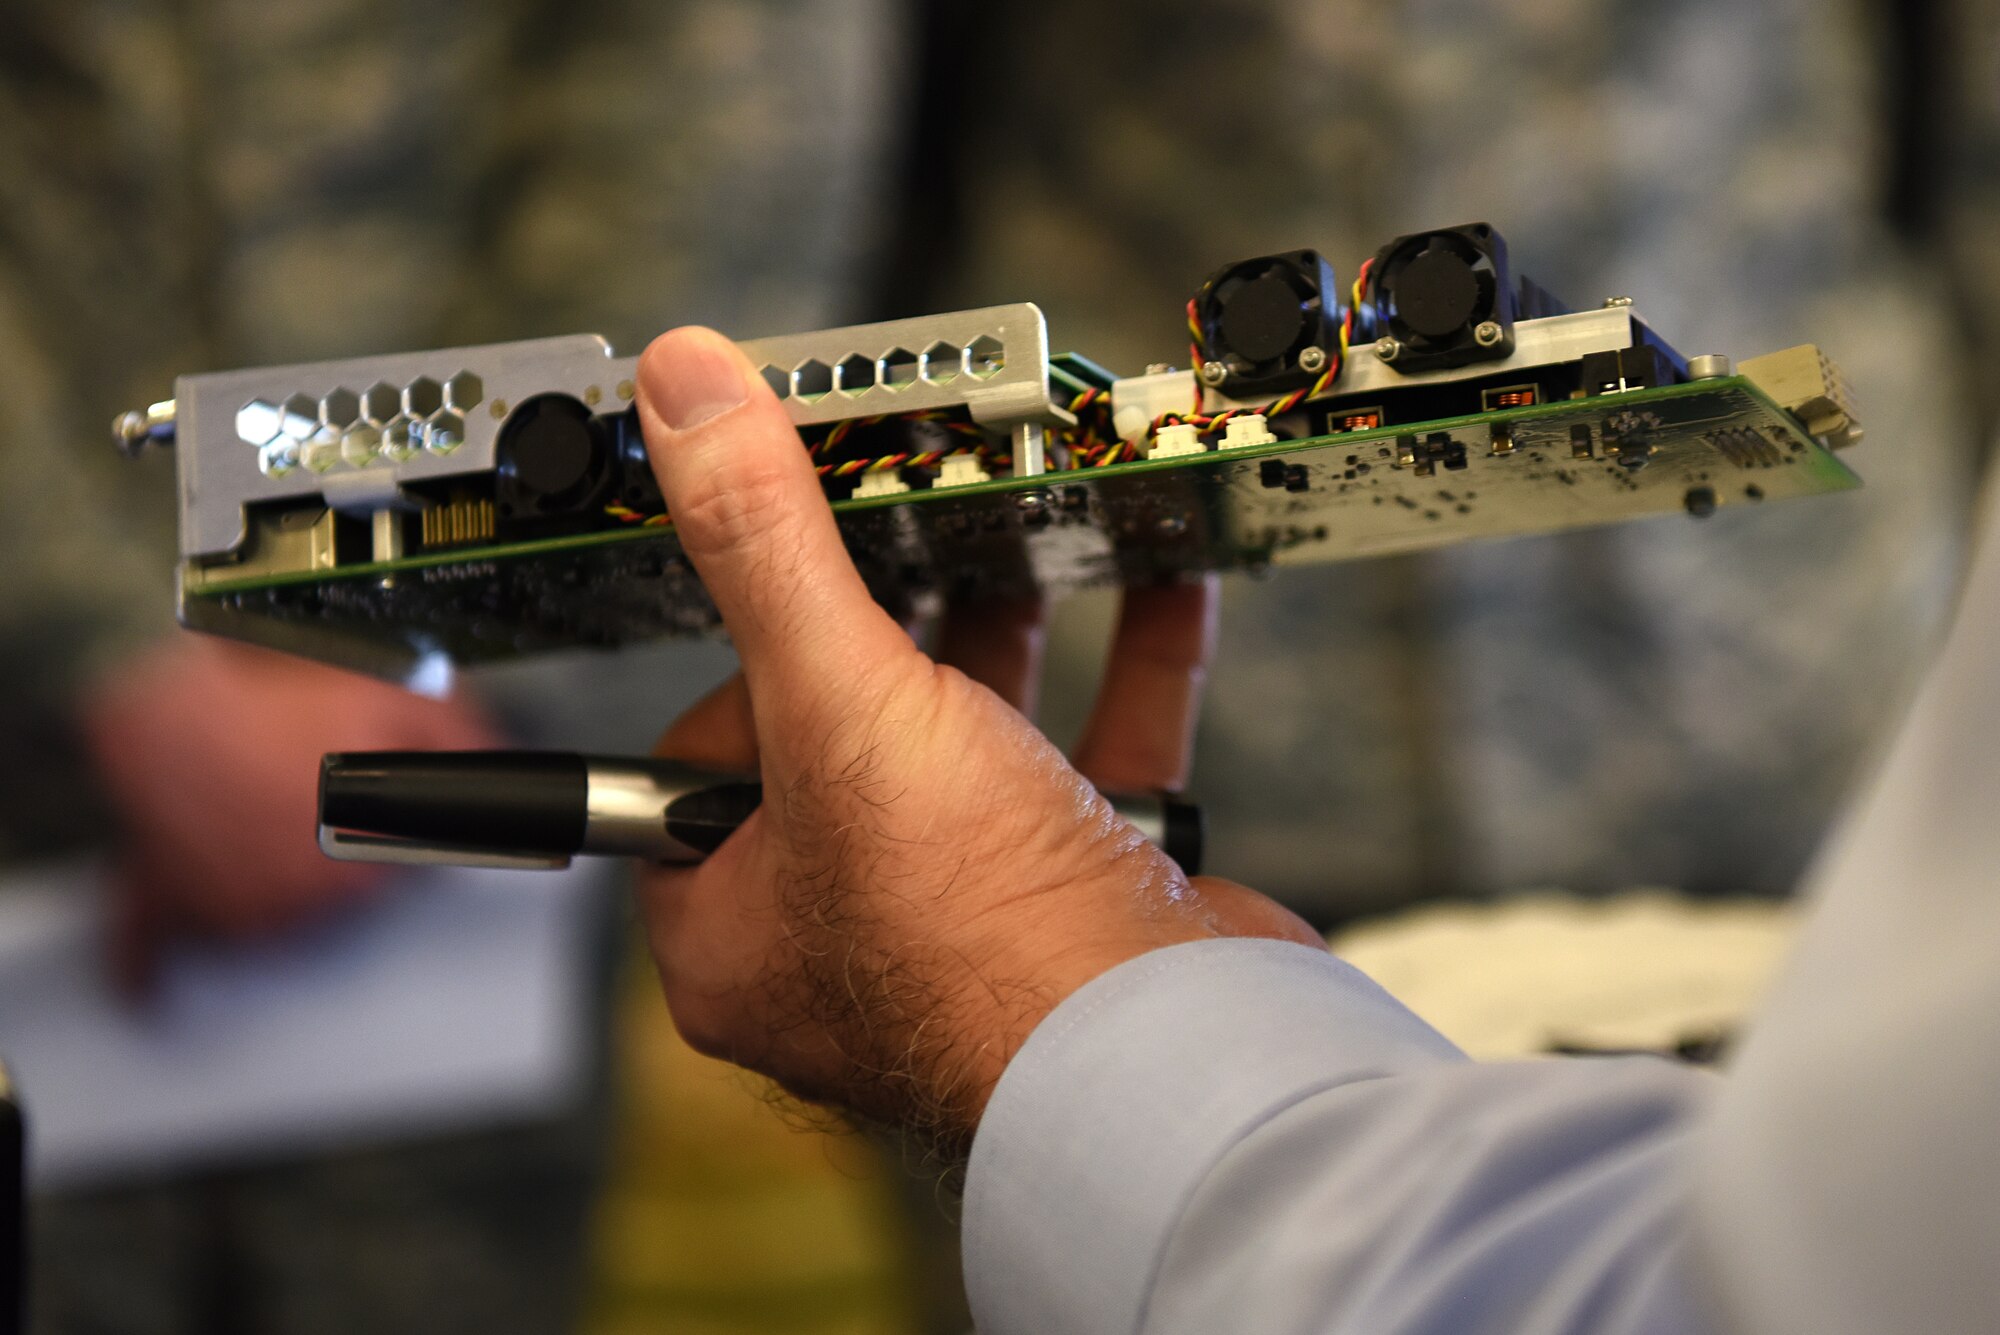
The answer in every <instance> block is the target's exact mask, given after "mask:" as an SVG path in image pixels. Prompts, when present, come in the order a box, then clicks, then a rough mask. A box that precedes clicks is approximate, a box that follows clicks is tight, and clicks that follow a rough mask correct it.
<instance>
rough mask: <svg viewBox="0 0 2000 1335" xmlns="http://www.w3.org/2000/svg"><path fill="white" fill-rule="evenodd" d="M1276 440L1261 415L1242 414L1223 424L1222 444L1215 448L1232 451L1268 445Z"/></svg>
mask: <svg viewBox="0 0 2000 1335" xmlns="http://www.w3.org/2000/svg"><path fill="white" fill-rule="evenodd" d="M1276 439H1277V437H1276V436H1274V435H1272V434H1271V427H1270V424H1269V423H1267V422H1266V421H1265V420H1264V415H1263V414H1262V413H1244V414H1243V415H1242V416H1241V417H1232V418H1230V419H1229V420H1228V421H1227V422H1225V423H1223V427H1222V443H1221V444H1220V445H1218V446H1216V448H1217V449H1222V450H1233V449H1236V448H1237V447H1239V446H1242V445H1269V444H1270V443H1271V442H1272V441H1274V440H1276Z"/></svg>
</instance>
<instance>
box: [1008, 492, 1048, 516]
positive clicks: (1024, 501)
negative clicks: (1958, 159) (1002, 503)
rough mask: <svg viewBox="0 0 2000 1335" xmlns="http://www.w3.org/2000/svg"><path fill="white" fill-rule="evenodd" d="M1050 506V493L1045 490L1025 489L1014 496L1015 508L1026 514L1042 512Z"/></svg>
mask: <svg viewBox="0 0 2000 1335" xmlns="http://www.w3.org/2000/svg"><path fill="white" fill-rule="evenodd" d="M1048 506H1049V497H1048V493H1047V492H1044V491H1024V492H1020V493H1019V494H1017V495H1016V496H1015V497H1014V508H1015V509H1017V510H1019V511H1020V512H1021V513H1022V514H1024V515H1032V514H1040V513H1041V512H1042V511H1044V510H1046V509H1048Z"/></svg>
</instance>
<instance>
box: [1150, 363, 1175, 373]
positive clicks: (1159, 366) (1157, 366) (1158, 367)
mask: <svg viewBox="0 0 2000 1335" xmlns="http://www.w3.org/2000/svg"><path fill="white" fill-rule="evenodd" d="M1173 369H1174V364H1173V363H1172V362H1147V363H1146V374H1147V375H1166V374H1167V373H1169V372H1170V371H1172V370H1173Z"/></svg>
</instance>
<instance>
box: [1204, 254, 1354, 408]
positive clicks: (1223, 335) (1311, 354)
mask: <svg viewBox="0 0 2000 1335" xmlns="http://www.w3.org/2000/svg"><path fill="white" fill-rule="evenodd" d="M1194 319H1195V325H1196V327H1197V328H1198V329H1199V330H1200V339H1201V346H1200V353H1201V357H1202V361H1203V365H1204V366H1207V365H1210V364H1213V365H1218V366H1221V367H1222V368H1223V370H1224V372H1225V375H1224V376H1223V378H1221V379H1220V380H1219V381H1217V382H1214V383H1213V384H1212V385H1211V387H1212V388H1215V389H1218V390H1221V391H1222V392H1223V393H1225V394H1228V395H1231V396H1232V397H1235V398H1239V399H1247V398H1256V397H1258V396H1261V395H1268V394H1275V393H1282V392H1284V391H1285V390H1288V389H1295V388H1297V387H1298V386H1300V385H1308V384H1311V383H1312V382H1313V380H1314V379H1315V378H1316V377H1317V376H1319V374H1320V373H1321V372H1322V371H1324V370H1326V368H1327V367H1328V366H1330V365H1331V364H1332V358H1334V357H1335V356H1336V355H1338V352H1339V348H1340V323H1341V311H1340V291H1339V285H1338V283H1337V282H1336V280H1335V278H1334V273H1333V266H1332V265H1330V264H1328V263H1327V262H1326V260H1325V259H1323V258H1322V257H1321V256H1320V254H1319V252H1318V251H1315V250H1291V251H1286V252H1285V253H1283V254H1281V255H1260V256H1258V257H1257V258H1255V259H1248V260H1239V261H1238V262H1237V263H1235V264H1231V265H1228V266H1226V267H1224V268H1222V269H1220V270H1218V271H1217V272H1216V273H1215V274H1214V275H1213V276H1212V277H1211V278H1210V279H1209V280H1208V281H1207V282H1205V283H1203V284H1202V285H1201V290H1200V291H1199V292H1197V293H1196V294H1195V299H1194ZM1196 369H1197V370H1200V369H1202V368H1201V367H1197V368H1196ZM1205 383H1207V382H1206V380H1205Z"/></svg>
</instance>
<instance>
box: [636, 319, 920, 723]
mask: <svg viewBox="0 0 2000 1335" xmlns="http://www.w3.org/2000/svg"><path fill="white" fill-rule="evenodd" d="M638 379H639V420H640V424H641V426H642V428H643V429H644V431H645V435H646V448H647V451H648V453H649V454H650V456H651V458H652V462H653V471H654V473H655V474H656V475H657V476H658V478H659V482H660V491H661V493H662V494H663V495H664V496H665V497H666V502H667V509H668V512H669V513H670V514H671V515H672V516H673V520H674V527H675V531H676V532H677V533H678V534H679V536H680V541H681V546H682V548H683V550H685V551H686V552H687V554H688V557H689V559H690V560H692V561H693V562H694V567H695V570H696V572H697V573H698V574H700V576H701V579H702V583H703V584H704V585H706V586H707V589H708V592H709V595H710V596H711V597H712V598H713V599H714V600H715V605H716V608H717V609H718V610H719V611H720V612H721V613H722V620H723V624H724V625H725V626H726V627H727V628H728V630H729V634H730V636H731V638H732V639H733V640H735V642H736V649H737V652H738V654H739V655H740V656H741V657H742V660H743V668H744V673H745V675H746V676H747V677H748V678H749V682H750V689H751V692H752V695H753V696H754V697H755V698H757V699H758V700H759V702H760V703H762V702H764V701H765V700H766V699H767V698H768V699H769V701H770V702H771V703H772V705H773V707H774V712H775V711H777V710H783V711H786V712H789V711H790V710H791V709H793V708H797V707H804V708H811V707H812V705H814V704H815V703H817V702H819V701H822V700H826V699H829V698H833V697H835V696H836V695H838V696H839V697H841V698H847V697H849V696H851V692H852V689H853V686H854V683H856V682H857V681H860V680H866V674H868V673H870V672H872V671H875V670H877V669H878V668H879V667H880V665H881V664H883V663H884V662H885V661H886V662H898V661H903V660H907V659H911V658H913V657H914V656H915V655H914V649H913V647H912V646H911V644H910V642H909V639H908V637H907V636H905V635H904V634H903V632H902V631H901V629H900V628H898V627H897V625H896V623H895V621H894V620H892V619H891V618H890V617H889V615H888V614H887V613H886V612H884V611H882V609H881V608H879V607H877V606H876V605H875V601H874V599H873V598H871V597H869V595H868V590H867V587H866V586H865V585H864V584H863V583H862V581H861V576H860V575H859V574H858V573H857V572H856V571H855V569H854V562H853V561H852V560H851V559H850V558H849V557H848V555H847V550H846V548H845V547H843V546H842V545H841V541H840V534H839V531H838V530H837V529H836V528H835V526H834V521H833V512H832V510H831V509H830V508H829V507H828V506H827V503H826V495H825V493H824V492H823V491H822V490H821V488H820V483H819V477H818V475H817V473H816V472H815V471H814V469H813V466H812V460H811V457H810V456H809V455H808V454H807V453H806V451H805V450H804V448H802V447H801V445H800V443H799V436H798V432H797V431H795V430H794V429H793V427H792V424H791V420H790V419H789V418H788V417H786V416H785V411H784V409H783V407H782V406H780V404H779V402H778V399H777V396H776V395H775V394H773V393H772V392H771V388H770V386H769V385H767V384H765V383H764V379H763V377H762V376H761V375H759V374H758V373H757V370H756V368H755V367H754V366H752V365H751V364H750V362H749V360H748V359H747V358H745V357H744V356H743V354H742V353H741V352H739V351H738V350H737V348H736V346H735V344H733V343H731V342H729V340H727V339H725V338H723V337H722V336H721V335H720V334H717V333H715V332H713V331H712V330H707V329H677V330H674V331H673V332H672V333H668V334H663V335H661V336H660V337H659V338H657V339H655V340H653V344H652V346H651V347H649V348H647V349H646V352H645V355H644V356H642V357H641V358H640V359H639V376H638Z"/></svg>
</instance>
